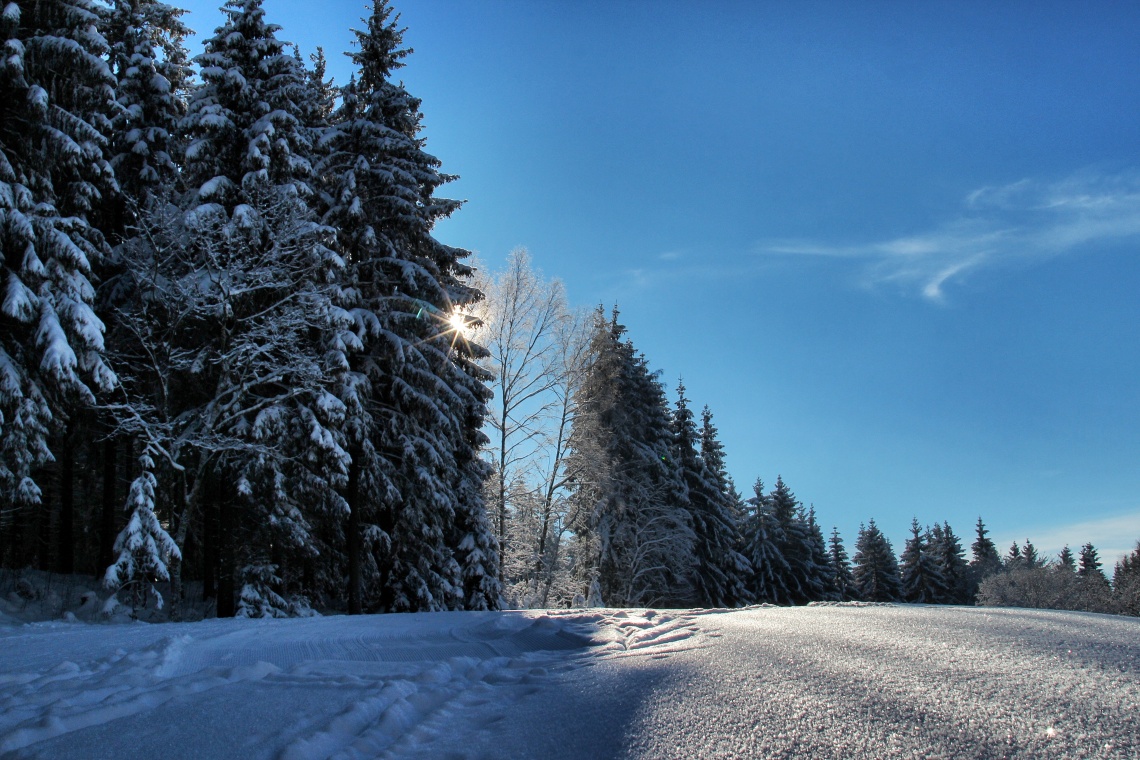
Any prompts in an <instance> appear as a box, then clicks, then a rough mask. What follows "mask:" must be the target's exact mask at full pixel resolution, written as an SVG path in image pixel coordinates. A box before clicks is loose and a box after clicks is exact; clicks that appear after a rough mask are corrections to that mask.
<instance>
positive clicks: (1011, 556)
mask: <svg viewBox="0 0 1140 760" xmlns="http://www.w3.org/2000/svg"><path fill="white" fill-rule="evenodd" d="M1002 564H1004V565H1005V569H1006V570H1012V569H1013V568H1015V567H1022V566H1023V565H1025V558H1024V557H1022V556H1021V547H1020V546H1018V545H1017V542H1016V541H1014V542H1013V543H1012V544H1010V545H1009V551H1007V552H1006V554H1005V561H1004V562H1003V563H1002Z"/></svg>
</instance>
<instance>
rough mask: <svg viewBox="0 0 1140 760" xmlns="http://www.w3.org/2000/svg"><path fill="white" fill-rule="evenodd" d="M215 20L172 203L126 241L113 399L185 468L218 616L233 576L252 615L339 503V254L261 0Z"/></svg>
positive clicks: (187, 517) (183, 530)
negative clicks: (334, 357)
mask: <svg viewBox="0 0 1140 760" xmlns="http://www.w3.org/2000/svg"><path fill="white" fill-rule="evenodd" d="M223 10H224V11H225V13H226V15H227V20H226V22H225V23H224V24H223V25H222V26H221V27H219V28H218V29H217V30H216V32H215V34H214V36H213V37H212V38H210V39H209V40H207V41H206V52H205V53H204V54H203V55H201V56H199V57H198V59H196V60H197V61H198V63H199V64H200V66H201V67H202V68H201V76H202V80H203V82H202V85H201V86H200V87H198V88H197V89H196V90H195V91H194V93H193V96H192V98H191V100H190V102H189V104H188V108H187V115H186V118H185V119H184V120H183V122H182V123H181V125H180V129H181V130H183V131H184V132H185V133H186V134H187V137H188V139H189V144H188V146H187V149H186V165H185V167H184V168H183V171H182V175H181V176H182V178H183V180H184V182H185V184H186V187H187V192H186V196H185V198H184V199H183V201H182V202H181V209H176V208H173V207H168V206H163V205H162V204H157V203H156V204H151V205H150V206H148V209H147V213H146V214H145V215H144V216H143V217H141V218H140V220H139V227H140V229H141V232H140V234H138V235H135V236H133V237H132V238H131V239H129V240H128V241H126V243H125V244H124V248H125V249H127V250H125V252H124V255H123V257H122V260H123V262H124V266H125V267H126V268H127V269H128V270H129V273H130V275H129V276H130V277H131V278H133V280H134V282H133V287H134V289H135V290H136V291H137V292H139V293H143V294H146V295H145V296H144V297H142V298H138V299H134V300H133V301H132V302H131V303H132V304H133V306H134V308H133V309H129V310H125V311H124V313H123V315H122V320H121V321H122V323H123V324H124V330H127V331H131V332H133V335H132V340H133V341H134V345H136V346H138V347H140V348H139V349H138V355H137V356H136V357H135V360H133V361H127V362H125V363H124V366H126V367H130V368H131V372H132V377H130V378H129V381H125V382H124V388H125V392H126V397H125V399H124V400H123V401H122V403H120V404H119V405H118V407H117V412H118V417H119V419H120V424H121V426H122V428H123V430H124V431H125V432H128V433H131V434H133V435H135V436H137V437H141V438H143V439H144V440H145V441H147V443H148V444H149V445H151V446H153V447H156V448H158V449H161V450H162V451H163V452H164V456H165V459H166V461H167V462H168V463H169V466H170V468H171V469H172V470H173V471H175V472H178V473H180V475H179V477H178V478H177V480H176V481H172V485H173V482H177V484H178V485H177V486H175V489H176V490H178V491H181V493H180V494H178V496H176V497H175V498H174V499H173V502H174V504H175V513H174V520H173V523H174V534H175V536H174V537H175V540H176V541H177V542H178V543H179V545H182V544H183V542H184V541H185V537H186V535H187V532H188V530H189V526H190V524H191V522H192V521H194V520H197V519H201V520H203V521H205V522H206V523H207V524H209V525H214V526H216V528H217V529H216V530H215V531H213V532H210V531H206V533H207V534H210V535H212V536H213V538H214V541H213V545H211V546H208V547H207V549H208V550H209V554H210V556H211V558H212V562H210V563H208V565H212V566H207V567H206V568H205V570H206V574H207V580H208V581H210V583H211V584H212V583H213V582H214V581H216V588H217V598H218V614H219V615H220V616H224V615H232V614H234V613H235V612H236V611H237V609H236V607H235V600H236V595H237V591H238V588H237V586H238V584H239V583H240V584H241V585H242V586H243V588H242V589H241V602H242V611H243V612H246V613H247V614H257V613H259V612H261V611H263V610H264V605H261V604H260V603H258V602H256V601H253V600H254V598H255V597H256V596H257V595H258V594H260V595H261V596H262V597H263V598H265V599H273V598H285V594H284V593H283V592H284V591H286V589H285V588H284V587H281V588H269V587H268V586H266V582H267V579H269V578H275V577H282V578H284V576H285V572H284V570H285V569H286V568H282V567H281V564H282V562H285V561H287V560H288V558H289V556H290V555H295V556H299V557H304V556H305V555H307V554H309V553H310V552H311V551H312V548H311V546H310V544H311V540H310V529H309V528H310V516H311V515H312V514H313V513H317V512H320V511H323V510H333V511H335V510H338V509H339V510H343V508H344V507H343V500H342V499H341V498H340V496H339V495H338V493H337V488H338V487H341V486H342V485H343V483H344V479H345V472H346V469H347V454H346V452H345V451H344V445H343V436H342V434H341V433H340V430H341V427H342V417H343V414H344V410H343V407H342V405H341V403H340V401H339V399H337V398H336V397H335V396H334V395H333V394H332V393H330V391H329V389H330V387H333V386H334V385H335V383H336V381H337V371H338V369H339V368H338V367H337V366H336V365H335V364H330V362H329V361H328V357H327V356H326V354H325V349H326V342H327V341H326V336H329V335H331V334H334V333H335V330H336V327H337V325H338V319H339V317H340V314H339V313H338V312H337V311H336V310H335V309H334V308H333V302H332V298H333V295H334V292H333V290H332V287H331V285H330V280H331V279H332V278H333V276H334V274H335V272H336V271H337V270H338V269H339V268H340V266H342V261H341V260H340V259H339V257H338V256H337V255H336V254H334V253H333V252H332V251H331V250H330V249H329V247H328V243H329V242H330V241H331V238H332V233H331V230H329V229H328V228H325V227H321V226H320V225H318V224H316V223H315V222H314V221H313V219H312V214H311V211H310V209H309V208H308V205H307V203H306V199H307V198H310V197H311V195H312V192H311V188H310V179H311V174H312V172H311V161H310V157H309V156H310V147H311V134H310V131H309V129H308V128H307V127H306V125H305V124H304V123H303V120H302V115H303V114H302V111H301V107H300V106H299V105H298V104H299V103H303V102H304V101H305V98H306V97H307V94H306V88H307V87H308V81H307V77H306V74H305V72H304V71H303V69H301V68H299V67H298V65H297V62H296V60H295V59H294V58H293V57H291V56H290V55H287V54H286V53H285V52H284V50H283V48H284V44H283V43H282V42H280V41H279V40H277V39H276V31H277V27H275V26H273V25H271V24H267V23H266V22H265V19H264V12H263V10H262V8H261V3H260V1H259V0H235V2H232V3H229V4H228V5H227V6H226V7H225V8H224V9H223ZM126 345H127V346H128V347H129V346H131V345H132V342H131V341H127V342H126ZM140 358H141V361H140V360H139V359H140ZM172 570H173V573H172V575H173V576H174V580H175V584H174V585H175V596H176V597H177V595H178V588H179V585H178V583H177V579H178V578H179V573H178V569H177V568H172ZM238 570H240V571H241V575H240V577H235V572H237V571H238ZM285 585H288V579H287V578H285ZM271 606H272V605H271ZM301 606H302V607H303V606H304V605H303V603H302V605H301Z"/></svg>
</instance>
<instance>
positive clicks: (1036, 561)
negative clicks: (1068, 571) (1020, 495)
mask: <svg viewBox="0 0 1140 760" xmlns="http://www.w3.org/2000/svg"><path fill="white" fill-rule="evenodd" d="M1021 561H1022V562H1024V563H1025V566H1026V567H1044V566H1045V560H1044V559H1042V558H1041V557H1040V556H1038V554H1037V547H1036V546H1034V545H1033V542H1032V541H1030V540H1029V539H1028V538H1027V539H1025V546H1023V547H1021Z"/></svg>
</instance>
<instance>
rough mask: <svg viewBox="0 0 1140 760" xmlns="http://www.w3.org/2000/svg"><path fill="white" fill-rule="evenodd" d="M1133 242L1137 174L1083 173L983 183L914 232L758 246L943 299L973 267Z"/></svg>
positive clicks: (1138, 228)
mask: <svg viewBox="0 0 1140 760" xmlns="http://www.w3.org/2000/svg"><path fill="white" fill-rule="evenodd" d="M1132 240H1140V173H1137V172H1131V173H1121V174H1111V175H1110V174H1103V173H1094V172H1082V173H1080V174H1077V175H1074V176H1072V177H1069V178H1067V179H1065V180H1062V181H1059V182H1042V181H1039V180H1032V179H1023V180H1020V181H1018V182H1014V183H1011V184H1008V185H1003V186H1000V187H983V188H980V189H978V190H975V191H973V192H971V193H969V194H968V195H967V196H966V197H965V198H964V199H963V202H962V206H961V208H960V209H958V210H957V211H956V216H955V218H954V219H952V220H948V221H946V222H944V223H942V224H939V225H937V226H936V227H934V228H933V229H930V230H927V231H924V232H920V233H918V234H914V235H906V236H900V237H895V238H889V239H886V240H880V241H873V242H862V243H853V244H835V243H828V242H822V241H814V240H782V241H766V242H764V243H762V244H760V245H759V246H757V251H758V252H759V253H761V254H766V255H782V256H827V257H835V258H843V259H851V260H856V261H860V262H863V263H864V265H865V268H864V275H865V279H866V282H867V284H869V285H876V284H881V283H894V284H897V285H900V286H902V287H905V288H907V289H914V290H916V291H917V292H919V293H921V294H922V295H923V296H924V297H926V298H928V299H930V300H932V301H941V300H943V299H944V298H945V288H946V287H947V286H948V285H949V284H951V283H954V282H960V281H962V280H964V279H965V278H966V277H968V276H970V275H972V274H974V273H975V272H977V271H978V270H982V269H985V268H990V267H996V266H1008V265H1013V264H1018V263H1021V264H1025V263H1031V262H1034V261H1038V260H1041V259H1046V258H1049V257H1053V256H1058V255H1061V254H1066V253H1070V252H1074V251H1077V250H1080V249H1082V248H1084V247H1086V246H1090V245H1093V244H1098V243H1100V244H1104V243H1111V242H1121V241H1132Z"/></svg>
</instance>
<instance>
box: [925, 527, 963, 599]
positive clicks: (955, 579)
mask: <svg viewBox="0 0 1140 760" xmlns="http://www.w3.org/2000/svg"><path fill="white" fill-rule="evenodd" d="M929 548H930V553H931V555H932V556H933V557H934V562H935V564H936V565H937V567H938V572H939V573H941V574H942V580H943V581H944V583H945V585H946V593H945V595H944V596H943V598H942V599H939V600H938V601H939V602H940V603H942V604H969V603H970V602H971V601H972V599H971V595H970V588H969V566H968V565H967V564H966V558H965V557H964V556H963V552H962V542H961V540H960V539H959V538H958V536H957V535H955V534H954V530H953V529H952V528H951V527H950V523H948V522H943V523H942V524H941V525H939V524H937V523H935V524H934V527H933V528H932V529H931V531H930V546H929Z"/></svg>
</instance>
